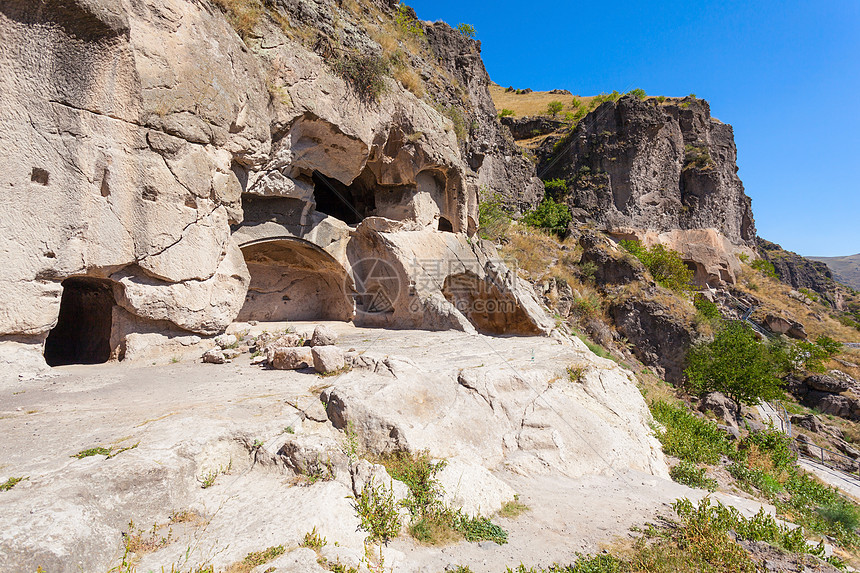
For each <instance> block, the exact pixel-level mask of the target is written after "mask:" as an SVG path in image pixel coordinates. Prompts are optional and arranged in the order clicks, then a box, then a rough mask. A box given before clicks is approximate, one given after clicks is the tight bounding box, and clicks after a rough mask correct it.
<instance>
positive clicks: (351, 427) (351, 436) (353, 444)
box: [343, 420, 359, 462]
mask: <svg viewBox="0 0 860 573" xmlns="http://www.w3.org/2000/svg"><path fill="white" fill-rule="evenodd" d="M343 433H344V434H345V435H346V439H345V442H344V447H343V451H344V453H345V454H346V455H347V457H349V459H350V461H353V462H355V461H358V452H359V443H358V432H356V431H355V424H354V423H353V422H352V420H350V421H348V422H347V423H346V428H344V431H343Z"/></svg>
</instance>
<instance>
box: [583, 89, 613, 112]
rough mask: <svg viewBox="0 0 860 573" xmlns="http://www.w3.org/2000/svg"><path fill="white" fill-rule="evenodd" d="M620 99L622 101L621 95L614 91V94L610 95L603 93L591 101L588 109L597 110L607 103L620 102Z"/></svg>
mask: <svg viewBox="0 0 860 573" xmlns="http://www.w3.org/2000/svg"><path fill="white" fill-rule="evenodd" d="M619 99H621V94H620V93H618V91H613V92H612V93H609V94H607V93H602V94H600V95H596V96H594V98H592V100H591V103H590V104H588V107H589V108H591V109H595V108H596V107H598V106H600V104H602V103H605V102H608V101H618V100H619Z"/></svg>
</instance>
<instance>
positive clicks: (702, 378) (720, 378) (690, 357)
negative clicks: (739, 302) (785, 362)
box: [684, 321, 782, 406]
mask: <svg viewBox="0 0 860 573" xmlns="http://www.w3.org/2000/svg"><path fill="white" fill-rule="evenodd" d="M684 373H685V374H686V375H687V385H688V387H689V389H690V390H691V391H692V392H694V393H696V394H700V395H703V394H707V393H708V392H715V391H717V392H722V393H723V394H725V395H726V396H728V397H729V398H731V399H732V400H734V401H736V402H738V403H741V404H747V405H749V406H754V405H756V404H758V403H759V402H760V401H762V400H772V399H775V398H779V397H780V396H782V390H781V382H780V380H779V379H778V378H777V377H776V375H775V374H776V368H775V365H774V362H773V358H772V356H771V354H770V352H769V349H768V347H767V346H765V345H764V344H762V343H760V342H759V341H758V339H757V338H756V336H755V333H754V332H753V331H752V330H751V329H750V328H749V327H748V326H747V325H746V324H744V323H742V322H738V321H732V322H727V323H725V324H723V325H722V327H721V328H720V330H718V331H717V333H716V335H715V336H714V340H713V341H712V342H709V343H699V344H696V345H694V346H693V347H692V348H691V349H690V351H689V352H688V353H687V368H686V369H685V370H684Z"/></svg>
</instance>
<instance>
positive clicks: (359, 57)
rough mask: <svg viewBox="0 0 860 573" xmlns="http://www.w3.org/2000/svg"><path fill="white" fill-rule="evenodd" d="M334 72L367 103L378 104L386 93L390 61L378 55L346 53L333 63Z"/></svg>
mask: <svg viewBox="0 0 860 573" xmlns="http://www.w3.org/2000/svg"><path fill="white" fill-rule="evenodd" d="M332 68H333V69H334V72H335V73H336V74H337V75H339V76H340V77H341V78H343V79H344V80H345V81H346V82H347V83H348V84H349V85H350V86H351V87H352V89H353V90H354V91H355V93H356V94H357V95H358V96H359V97H360V98H361V99H362V100H364V101H366V102H376V101H378V100H379V96H381V95H382V92H384V91H385V76H386V75H387V74H388V73H389V71H390V70H389V65H388V61H387V60H386V59H384V58H382V57H381V56H378V55H376V54H360V53H357V52H346V53H344V54H342V55H341V56H340V57H338V58H336V59H335V60H334V61H333V63H332Z"/></svg>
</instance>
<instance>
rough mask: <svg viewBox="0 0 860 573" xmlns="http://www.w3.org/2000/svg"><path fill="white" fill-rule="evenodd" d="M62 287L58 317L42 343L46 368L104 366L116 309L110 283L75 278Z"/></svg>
mask: <svg viewBox="0 0 860 573" xmlns="http://www.w3.org/2000/svg"><path fill="white" fill-rule="evenodd" d="M62 284H63V297H62V299H61V300H60V316H59V318H58V319H57V326H55V327H54V328H53V329H51V332H50V333H49V334H48V338H47V340H46V341H45V362H47V363H48V365H49V366H62V365H65V364H101V363H102V362H107V361H108V360H109V359H110V352H111V348H110V335H111V324H112V321H113V307H114V306H115V305H116V300H115V299H114V296H113V288H112V287H111V283H110V281H106V280H102V279H94V278H88V277H75V278H68V279H66V280H64V281H63V283H62Z"/></svg>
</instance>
